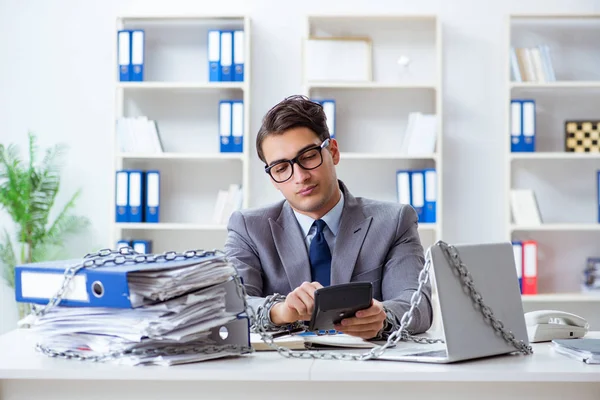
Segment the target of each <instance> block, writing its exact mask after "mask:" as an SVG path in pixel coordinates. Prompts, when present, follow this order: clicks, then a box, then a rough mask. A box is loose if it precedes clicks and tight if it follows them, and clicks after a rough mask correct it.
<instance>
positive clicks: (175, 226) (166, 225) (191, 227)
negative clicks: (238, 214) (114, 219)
mask: <svg viewBox="0 0 600 400" xmlns="http://www.w3.org/2000/svg"><path fill="white" fill-rule="evenodd" d="M116 226H117V228H119V229H133V230H152V231H160V230H168V231H225V230H227V225H220V224H190V223H171V222H159V223H133V222H131V223H129V222H126V223H117V224H116Z"/></svg>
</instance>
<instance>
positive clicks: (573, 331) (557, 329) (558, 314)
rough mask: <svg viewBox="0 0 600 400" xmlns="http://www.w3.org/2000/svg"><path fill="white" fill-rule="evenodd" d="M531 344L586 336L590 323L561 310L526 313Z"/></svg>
mask: <svg viewBox="0 0 600 400" xmlns="http://www.w3.org/2000/svg"><path fill="white" fill-rule="evenodd" d="M525 323H526V325H527V335H528V337H529V341H530V342H533V343H535V342H547V341H550V340H553V339H573V338H580V337H582V336H585V334H586V333H587V332H588V330H589V323H588V321H586V320H585V318H582V317H580V316H579V315H576V314H572V313H568V312H565V311H559V310H538V311H531V312H528V313H525Z"/></svg>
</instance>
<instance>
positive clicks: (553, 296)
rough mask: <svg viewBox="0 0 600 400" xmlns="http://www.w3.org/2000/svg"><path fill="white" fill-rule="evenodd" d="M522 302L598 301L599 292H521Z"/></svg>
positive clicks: (599, 300)
mask: <svg viewBox="0 0 600 400" xmlns="http://www.w3.org/2000/svg"><path fill="white" fill-rule="evenodd" d="M521 299H522V301H523V302H527V303H537V302H563V301H564V302H590V301H593V302H600V293H599V294H588V293H541V294H523V295H521Z"/></svg>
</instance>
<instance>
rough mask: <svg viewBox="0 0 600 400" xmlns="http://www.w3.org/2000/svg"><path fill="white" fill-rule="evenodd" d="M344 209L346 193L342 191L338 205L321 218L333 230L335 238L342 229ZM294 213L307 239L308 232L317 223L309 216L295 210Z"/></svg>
mask: <svg viewBox="0 0 600 400" xmlns="http://www.w3.org/2000/svg"><path fill="white" fill-rule="evenodd" d="M343 209H344V193H343V192H342V191H341V190H340V200H339V201H338V202H337V204H336V205H335V206H334V207H333V208H332V209H331V210H329V212H328V213H327V214H325V215H324V216H323V217H322V218H321V219H322V220H323V221H325V223H326V224H327V226H328V227H329V229H330V230H331V232H332V233H333V235H334V236H337V234H338V231H339V229H340V220H341V218H342V211H343ZM293 211H294V215H296V220H297V221H298V223H299V224H300V228H302V232H303V233H304V237H306V236H307V235H308V232H309V231H310V228H311V227H312V225H313V223H314V222H315V220H314V219H312V218H311V217H309V216H307V215H304V214H301V213H299V212H297V211H296V210H293Z"/></svg>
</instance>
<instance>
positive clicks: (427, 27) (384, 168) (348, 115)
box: [302, 15, 443, 248]
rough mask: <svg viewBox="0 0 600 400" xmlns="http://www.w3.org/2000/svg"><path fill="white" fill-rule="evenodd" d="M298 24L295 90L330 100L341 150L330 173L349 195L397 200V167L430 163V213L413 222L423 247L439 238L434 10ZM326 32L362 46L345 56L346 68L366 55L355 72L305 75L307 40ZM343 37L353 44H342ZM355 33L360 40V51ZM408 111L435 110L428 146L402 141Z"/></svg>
mask: <svg viewBox="0 0 600 400" xmlns="http://www.w3.org/2000/svg"><path fill="white" fill-rule="evenodd" d="M305 25H306V26H305V33H304V37H303V43H302V66H303V68H302V85H303V93H304V94H305V95H306V96H308V97H309V98H311V99H314V100H334V101H335V114H334V115H335V117H334V119H335V129H334V130H335V138H336V140H337V141H338V145H339V148H340V153H341V155H340V163H339V164H338V166H337V171H338V178H340V179H341V180H343V181H344V182H345V183H346V184H347V185H348V187H349V189H350V190H351V191H352V193H353V194H354V195H355V196H362V197H368V198H372V199H377V200H382V201H390V202H398V201H399V196H398V191H397V178H396V172H397V171H399V170H418V169H432V168H434V169H435V171H436V175H435V189H434V192H435V195H436V219H435V222H424V221H421V222H420V224H419V233H420V235H421V240H422V243H423V246H424V247H425V248H427V247H428V246H430V245H431V244H433V243H434V242H435V241H436V240H439V239H441V236H442V217H443V215H442V207H441V205H442V204H443V202H442V179H441V178H442V173H443V170H442V147H443V141H442V126H443V121H442V115H443V113H442V101H441V100H442V32H441V24H440V21H439V19H438V18H437V16H435V15H309V16H307V18H306V23H305ZM332 38H333V39H336V40H338V41H342V42H343V41H346V43H345V44H343V45H344V46H348V48H349V49H350V50H349V51H356V54H357V55H359V56H360V55H361V54H366V56H365V58H354V59H348V60H345V61H346V62H347V64H346V67H348V69H349V70H357V71H360V69H361V68H360V67H361V66H362V65H364V64H363V63H364V62H365V61H366V63H367V65H368V68H367V70H366V71H367V72H366V73H365V74H364V75H357V79H354V78H353V77H351V78H347V77H345V78H339V77H338V76H337V73H332V74H330V75H331V77H326V76H325V77H315V75H311V71H313V70H314V67H313V68H312V69H311V68H310V67H309V66H310V65H311V64H310V63H311V62H312V60H314V59H317V57H316V56H315V54H316V53H315V50H314V49H315V47H311V46H313V43H314V42H319V41H320V40H326V41H328V40H331V39H332ZM348 40H350V41H354V42H355V44H354V45H353V44H348V42H347V41H348ZM360 40H363V41H364V42H366V43H368V45H367V51H365V52H363V53H360V51H361V50H360V49H361V48H364V47H361V46H360V45H359V44H358V43H361V42H360ZM311 41H313V43H311ZM337 43H338V44H339V42H337ZM334 45H335V44H334ZM316 48H319V47H318V46H317V47H316ZM340 54H341V53H340ZM345 57H348V56H345ZM402 60H403V61H404V62H402ZM406 61H408V63H406ZM336 71H337V69H336ZM344 74H346V72H344ZM341 75H343V74H341ZM362 77H364V79H362ZM413 112H415V113H417V112H418V113H423V114H436V115H437V119H436V120H435V123H434V126H435V128H434V135H435V147H432V148H431V151H427V152H425V153H414V152H407V151H405V149H403V140H404V138H405V132H406V131H407V128H408V126H409V115H410V114H411V113H413Z"/></svg>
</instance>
